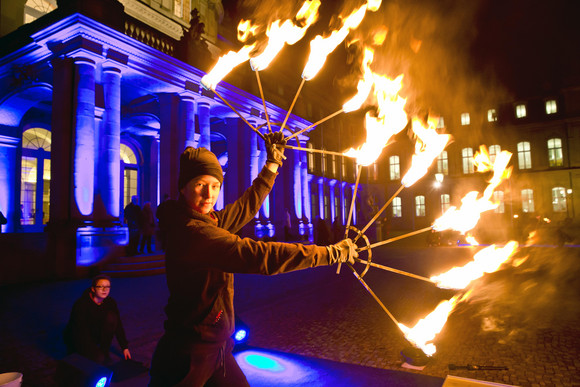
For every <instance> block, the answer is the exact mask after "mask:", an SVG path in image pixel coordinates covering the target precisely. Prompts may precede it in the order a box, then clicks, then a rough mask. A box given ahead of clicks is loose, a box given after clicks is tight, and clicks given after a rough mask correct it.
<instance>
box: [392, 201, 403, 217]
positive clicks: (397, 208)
mask: <svg viewBox="0 0 580 387" xmlns="http://www.w3.org/2000/svg"><path fill="white" fill-rule="evenodd" d="M401 216H403V206H402V205H401V198H400V197H398V196H397V197H396V198H394V199H393V218H400V217H401Z"/></svg>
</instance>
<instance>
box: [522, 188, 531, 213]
mask: <svg viewBox="0 0 580 387" xmlns="http://www.w3.org/2000/svg"><path fill="white" fill-rule="evenodd" d="M522 212H534V191H533V190H531V189H523V190H522Z"/></svg>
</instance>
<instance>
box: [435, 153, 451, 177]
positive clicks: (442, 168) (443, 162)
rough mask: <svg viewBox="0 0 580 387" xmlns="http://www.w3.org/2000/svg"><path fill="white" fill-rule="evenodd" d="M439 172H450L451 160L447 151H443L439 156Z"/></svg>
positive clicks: (446, 173) (445, 173)
mask: <svg viewBox="0 0 580 387" xmlns="http://www.w3.org/2000/svg"><path fill="white" fill-rule="evenodd" d="M437 173H442V174H444V175H448V174H449V161H448V159H447V151H442V152H441V153H439V156H437Z"/></svg>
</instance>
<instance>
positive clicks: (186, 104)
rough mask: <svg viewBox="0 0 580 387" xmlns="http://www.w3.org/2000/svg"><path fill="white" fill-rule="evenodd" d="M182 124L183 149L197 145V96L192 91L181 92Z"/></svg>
mask: <svg viewBox="0 0 580 387" xmlns="http://www.w3.org/2000/svg"><path fill="white" fill-rule="evenodd" d="M180 114H181V124H182V126H183V149H185V148H187V147H188V146H192V147H196V145H197V144H196V141H195V98H194V95H193V93H192V92H190V91H186V92H184V93H182V94H181V107H180Z"/></svg>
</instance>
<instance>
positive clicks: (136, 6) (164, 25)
mask: <svg viewBox="0 0 580 387" xmlns="http://www.w3.org/2000/svg"><path fill="white" fill-rule="evenodd" d="M119 2H120V3H121V4H123V6H124V7H125V13H126V14H127V15H129V16H132V17H134V18H135V19H137V20H139V21H141V22H143V23H145V24H147V25H149V26H151V27H153V28H155V29H156V30H158V31H160V32H163V33H164V34H165V35H167V36H170V37H172V38H173V39H175V40H180V39H181V37H182V36H183V26H182V25H181V24H179V23H178V22H176V21H174V20H172V19H171V18H169V17H168V16H166V15H163V14H162V13H160V12H157V11H155V10H154V9H153V8H151V7H149V6H147V5H145V4H143V3H141V2H140V1H137V0H119Z"/></svg>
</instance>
